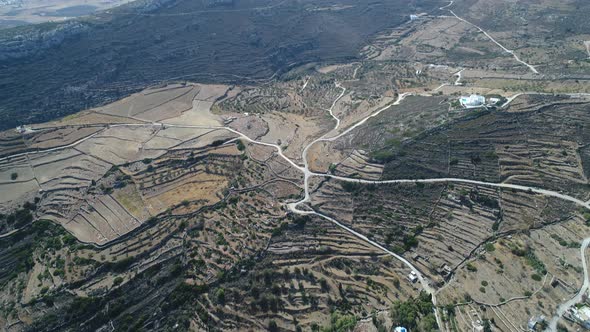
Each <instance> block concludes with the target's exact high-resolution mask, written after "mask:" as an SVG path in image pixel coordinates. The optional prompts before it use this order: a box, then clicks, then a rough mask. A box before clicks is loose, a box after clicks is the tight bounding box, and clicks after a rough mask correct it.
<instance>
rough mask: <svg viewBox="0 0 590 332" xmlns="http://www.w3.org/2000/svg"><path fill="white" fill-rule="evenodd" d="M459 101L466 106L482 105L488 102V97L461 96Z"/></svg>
mask: <svg viewBox="0 0 590 332" xmlns="http://www.w3.org/2000/svg"><path fill="white" fill-rule="evenodd" d="M459 103H461V106H463V107H465V108H475V107H482V106H484V105H485V103H486V98H485V97H484V96H480V95H471V96H461V98H459Z"/></svg>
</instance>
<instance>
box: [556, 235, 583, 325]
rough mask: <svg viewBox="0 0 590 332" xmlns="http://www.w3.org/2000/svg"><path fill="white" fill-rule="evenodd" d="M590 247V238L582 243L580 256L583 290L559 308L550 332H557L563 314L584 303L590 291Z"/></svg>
mask: <svg viewBox="0 0 590 332" xmlns="http://www.w3.org/2000/svg"><path fill="white" fill-rule="evenodd" d="M588 245H590V237H589V238H586V239H584V241H583V242H582V246H581V247H580V255H581V257H582V268H583V269H584V282H583V283H582V288H580V290H579V291H578V293H577V294H576V295H575V296H574V297H572V298H571V299H569V300H568V301H566V302H564V303H562V304H560V305H559V307H557V312H556V313H555V315H554V316H553V317H552V318H551V320H550V321H549V326H548V330H549V331H557V323H558V322H559V319H560V318H561V316H563V314H564V313H565V312H566V311H567V310H568V309H569V308H570V307H571V306H573V305H575V304H577V303H580V302H581V301H582V296H583V295H584V294H586V292H587V291H588V286H589V285H590V280H589V278H588V266H587V263H586V249H587V248H588Z"/></svg>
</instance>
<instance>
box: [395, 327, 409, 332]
mask: <svg viewBox="0 0 590 332" xmlns="http://www.w3.org/2000/svg"><path fill="white" fill-rule="evenodd" d="M394 331H395V332H408V330H407V329H406V328H405V327H402V326H398V327H396V328H395V330H394Z"/></svg>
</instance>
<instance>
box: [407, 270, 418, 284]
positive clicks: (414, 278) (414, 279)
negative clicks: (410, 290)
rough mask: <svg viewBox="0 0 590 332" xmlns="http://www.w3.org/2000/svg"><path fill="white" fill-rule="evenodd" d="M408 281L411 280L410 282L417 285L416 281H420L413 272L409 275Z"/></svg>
mask: <svg viewBox="0 0 590 332" xmlns="http://www.w3.org/2000/svg"><path fill="white" fill-rule="evenodd" d="M408 280H410V282H412V283H415V282H416V281H418V275H416V272H414V271H412V272H410V274H409V275H408Z"/></svg>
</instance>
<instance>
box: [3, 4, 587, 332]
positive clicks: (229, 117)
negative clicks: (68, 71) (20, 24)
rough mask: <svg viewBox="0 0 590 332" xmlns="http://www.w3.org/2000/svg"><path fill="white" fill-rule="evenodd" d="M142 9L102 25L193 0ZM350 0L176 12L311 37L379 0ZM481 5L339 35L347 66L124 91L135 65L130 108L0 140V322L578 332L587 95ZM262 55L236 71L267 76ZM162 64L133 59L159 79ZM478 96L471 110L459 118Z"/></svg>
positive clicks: (112, 107)
mask: <svg viewBox="0 0 590 332" xmlns="http://www.w3.org/2000/svg"><path fill="white" fill-rule="evenodd" d="M531 3H532V2H529V1H523V2H521V3H519V4H518V5H515V7H510V6H508V5H507V4H506V3H505V2H504V1H501V0H498V8H507V7H506V6H508V8H520V6H525V5H531ZM536 3H540V4H544V3H545V2H544V1H537V2H536ZM146 4H148V3H136V4H135V5H134V6H136V7H134V8H135V9H138V8H140V9H139V10H140V11H139V13H141V14H138V12H137V11H131V9H130V7H124V8H120V9H118V13H117V14H116V15H115V16H101V17H99V18H101V19H104V20H107V18H109V17H110V18H112V19H113V20H114V21H115V23H114V24H115V25H116V24H123V23H122V21H117V20H116V19H114V18H113V17H125V18H126V19H128V21H126V22H128V23H133V22H135V23H137V22H143V21H142V20H143V19H146V20H147V18H153V19H154V20H156V21H158V20H163V19H164V17H166V16H163V14H162V13H168V14H170V15H172V14H173V16H170V15H169V16H167V18H168V19H169V21H167V22H168V23H166V24H170V25H171V26H174V27H178V26H179V25H178V24H184V23H185V21H182V20H180V19H179V20H178V23H170V17H172V18H174V19H177V16H179V15H177V14H178V12H175V10H176V9H177V8H180V7H179V6H181V7H182V6H188V3H185V2H170V3H165V2H159V3H158V6H156V7H157V8H156V7H150V6H148V7H149V8H150V9H149V10H147V9H145V8H144V7H142V6H144V5H146ZM345 4H346V3H340V4H339V5H337V4H335V3H330V5H329V6H328V5H327V6H325V7H319V6H318V5H317V4H311V3H307V2H297V3H291V2H279V3H273V4H272V5H269V4H267V3H264V6H262V7H255V6H254V5H260V4H258V2H257V1H253V2H239V3H235V4H230V3H228V2H221V3H219V2H216V4H215V6H213V7H211V5H212V3H207V4H206V5H207V6H208V7H203V8H206V9H205V10H206V12H201V11H199V12H188V14H187V15H186V16H189V17H193V16H195V17H205V16H206V17H210V18H215V17H218V15H220V13H222V12H223V13H230V15H229V17H233V18H240V19H241V20H251V19H254V18H256V20H260V21H256V22H268V21H266V19H267V18H265V16H264V15H266V14H269V15H270V14H272V13H273V12H274V11H275V10H278V9H281V10H286V11H285V13H287V12H288V13H291V12H290V11H293V13H292V14H293V15H290V16H289V20H291V19H292V20H297V19H299V18H300V16H299V15H302V16H304V19H302V20H303V21H304V22H307V23H309V24H308V26H307V27H309V28H317V27H318V26H323V25H321V24H320V23H319V21H318V22H316V21H315V20H316V19H317V20H319V18H321V20H327V21H328V22H327V23H326V22H323V21H322V22H321V23H322V24H324V23H326V24H327V25H325V26H327V27H329V26H331V24H336V25H338V26H340V25H342V24H344V23H345V22H346V21H347V19H350V17H349V16H347V15H349V14H350V13H351V12H354V13H355V15H356V14H358V13H357V12H356V11H354V10H356V9H359V8H364V11H363V12H362V14H360V17H361V18H363V17H364V16H363V15H372V14H371V13H372V11H377V10H379V8H381V7H382V6H385V5H382V4H380V3H379V2H377V3H366V4H365V3H363V4H348V5H351V6H352V5H354V6H356V7H354V8H356V9H354V10H353V7H347V6H348V5H345ZM421 4H424V3H421V2H412V3H411V4H410V6H409V7H408V6H406V7H404V10H402V11H400V13H401V14H400V15H406V13H405V10H407V11H408V12H411V11H412V10H419V8H418V7H419V6H420V5H421ZM570 4H571V3H570V2H566V3H565V4H564V7H563V11H564V12H567V10H570V9H571V8H569V7H568V6H569V5H570ZM193 5H194V6H197V4H191V6H193ZM201 5H203V6H204V5H205V4H204V3H199V4H198V6H201ZM388 5H391V6H396V5H397V2H391V3H389V4H388ZM414 5H415V6H414ZM137 6H139V7H137ZM231 6H233V7H231ZM252 6H254V7H255V8H256V9H253V7H252ZM412 6H414V7H412ZM477 6H481V3H480V2H477V1H457V2H456V3H455V2H443V3H438V4H437V5H436V6H435V8H434V10H433V11H428V12H427V11H425V12H424V13H417V15H416V16H414V17H412V20H409V21H408V20H406V21H405V23H404V24H401V25H398V24H393V26H392V28H391V29H384V30H380V31H378V34H377V35H376V37H375V38H373V39H367V40H364V41H363V42H362V43H361V42H360V39H355V38H357V37H358V38H360V37H359V35H352V37H350V40H351V41H352V42H355V43H356V42H359V43H360V44H362V46H361V47H359V48H358V50H359V52H356V51H355V52H353V53H354V56H355V59H353V60H341V61H329V62H322V61H319V60H318V59H315V60H314V61H317V62H309V61H307V60H305V61H304V60H301V59H300V58H297V57H299V56H302V57H303V56H304V55H305V56H308V55H310V54H315V55H314V57H315V56H316V55H317V56H318V57H319V55H318V54H319V53H316V52H324V51H326V52H327V53H326V54H328V55H329V56H330V57H331V56H334V59H335V58H338V57H339V55H341V53H338V52H336V53H332V51H330V50H327V49H324V48H322V47H323V46H320V45H316V46H318V47H317V48H310V49H305V50H303V49H301V50H299V51H301V53H298V52H299V51H294V52H291V53H288V56H287V55H285V57H284V58H281V59H283V60H285V59H287V60H288V61H291V60H296V59H299V60H297V61H298V62H299V61H300V62H305V63H304V64H299V65H296V64H294V65H293V66H292V67H289V70H285V72H283V73H282V74H281V75H276V76H274V77H273V78H272V79H268V80H263V81H254V80H247V82H246V81H242V83H236V81H233V82H230V83H223V84H222V83H212V82H209V83H206V82H200V83H199V82H192V81H185V80H184V79H183V80H182V81H180V80H179V81H177V82H173V83H170V84H153V85H151V86H150V87H149V88H147V89H142V90H141V91H136V92H134V93H131V92H132V91H135V88H136V87H139V86H141V85H133V84H127V83H125V82H130V83H133V82H140V81H141V80H136V77H135V78H134V77H128V78H126V80H128V81H125V82H124V83H122V84H124V85H122V86H121V87H124V88H125V89H127V88H129V90H125V92H124V93H123V90H120V92H121V94H122V95H123V94H125V97H124V98H120V99H117V100H116V101H114V102H111V103H105V104H104V105H101V106H96V107H90V108H85V109H84V110H83V111H81V112H77V113H74V114H70V115H68V116H65V117H62V118H58V119H53V120H51V121H47V122H43V123H31V124H28V125H26V126H24V127H19V128H17V129H9V130H6V131H3V132H0V303H1V304H2V305H0V329H3V330H7V331H115V330H116V331H119V330H120V331H137V330H150V331H152V330H155V331H169V330H179V331H185V330H186V331H189V330H190V331H195V330H196V331H205V330H208V331H211V330H214V331H226V330H228V331H229V330H232V331H233V330H240V331H259V330H269V331H354V330H356V331H388V330H392V329H394V328H395V327H396V326H405V327H407V328H409V329H410V330H411V331H471V330H478V331H480V330H481V331H521V330H526V329H528V327H527V326H528V324H529V323H530V322H532V321H535V322H536V324H535V326H536V327H535V328H536V330H545V329H547V330H550V331H557V330H559V331H575V330H577V329H578V328H579V326H580V323H582V322H580V321H576V319H577V318H576V316H575V310H577V308H581V307H582V306H584V302H585V301H586V299H587V298H588V295H589V293H588V285H589V284H590V279H589V271H588V266H587V265H588V264H587V257H586V255H587V248H588V246H589V245H590V182H589V180H588V178H589V176H590V173H589V172H590V150H589V148H588V147H589V146H590V137H589V133H590V131H589V130H588V128H590V117H589V116H588V114H589V113H588V110H589V109H590V94H589V92H590V84H588V81H587V78H585V73H584V72H581V73H572V72H568V71H565V70H564V71H563V72H562V73H561V74H559V75H554V74H551V72H552V71H554V72H559V70H560V69H559V68H561V67H560V66H561V64H556V66H555V67H551V66H550V64H551V63H550V62H547V64H546V65H545V66H543V65H540V63H539V62H534V63H533V62H531V63H529V62H528V61H530V59H529V58H525V57H524V55H523V54H522V53H521V52H522V49H518V50H516V51H512V52H510V50H509V49H504V48H505V47H506V46H504V44H503V43H504V38H506V36H505V35H502V34H500V35H496V33H497V31H495V30H493V29H491V30H490V31H489V32H488V31H487V30H484V29H483V28H486V29H487V28H488V26H484V27H483V28H482V27H479V26H474V25H473V23H471V20H472V19H473V17H471V16H468V15H472V14H471V13H472V10H473V8H477ZM300 7H303V9H301V8H300ZM533 7H534V6H533ZM141 8H144V9H141ZM175 8H176V9H175ZM182 8H184V9H183V11H186V10H187V9H188V8H187V7H182ZM199 8H201V7H199ZM232 8H233V9H232ZM534 8H535V10H540V9H538V8H537V7H534ZM547 8H553V7H551V6H548V7H547ZM580 8H582V9H584V7H583V6H582V7H580ZM301 10H306V11H307V13H306V14H302V12H301ZM459 10H463V11H462V12H460V11H459ZM551 10H553V11H555V10H556V9H555V8H553V9H551ZM451 11H452V12H451ZM540 11H541V12H543V11H542V10H540ZM505 12H506V13H509V11H508V9H506V11H505ZM132 13H135V14H133V15H132ZM281 13H283V12H281ZM453 13H454V14H453ZM510 13H511V12H510ZM560 13H561V12H558V13H557V14H560ZM283 14H284V13H283ZM388 14H389V15H391V13H388ZM118 15H123V16H118ZM285 15H286V14H285ZM341 15H343V16H341ZM379 15H382V13H380V14H379ZM463 15H465V16H463ZM253 17H254V18H253ZM379 17H381V16H379ZM511 17H512V18H515V17H516V18H518V16H511ZM99 18H94V19H89V20H87V21H84V22H86V23H84V24H89V25H90V24H98V21H93V20H98V19H99ZM338 18H340V19H341V20H340V19H338ZM394 18H395V16H394ZM523 18H524V19H525V20H526V19H527V18H526V17H523ZM185 19H188V18H185ZM274 19H275V18H270V19H269V20H271V21H272V20H274ZM283 19H285V18H284V17H283ZM285 20H287V19H285ZM305 20H310V21H305ZM363 20H364V18H363ZM379 20H380V19H376V22H375V24H376V25H377V27H375V29H377V28H379V29H381V28H380V25H379V24H383V26H385V25H387V24H385V23H383V22H384V21H379ZM92 22H94V23H92ZM363 22H364V21H362V20H361V21H360V22H359V23H358V24H359V25H358V26H361V25H363V24H365V23H363ZM380 22H381V23H380ZM291 23H293V22H289V24H291ZM328 23H329V24H328ZM394 23H395V22H394ZM101 24H108V23H105V21H103V22H102V23H101ZM195 24H196V23H195ZM216 24H217V23H216ZM232 24H233V23H232ZM236 24H237V23H236ZM289 24H285V26H290V25H289ZM314 24H317V25H314ZM388 26H389V25H388ZM118 27H119V28H120V29H121V30H122V31H127V30H125V29H127V28H126V27H124V26H121V25H120V26H118ZM356 27H357V25H353V26H351V27H350V29H353V28H356ZM381 27H382V26H381ZM498 27H499V26H498ZM95 28H96V26H94V25H93V28H92V29H95ZM83 29H85V28H82V30H81V31H83ZM201 29H204V28H203V27H202V26H199V30H200V31H202V30H201ZM350 29H349V30H342V31H341V32H344V31H345V33H346V34H347V35H343V36H342V38H345V37H348V35H350V34H353V32H351V30H350ZM303 32H305V31H302V33H303ZM441 32H444V33H441ZM518 32H519V31H516V32H515V33H518ZM101 33H103V32H101ZM166 33H167V32H166ZM183 33H184V32H183ZM183 33H179V34H178V36H186V35H183ZM219 33H220V34H222V33H221V32H219ZM226 33H227V32H223V34H226ZM314 33H317V36H327V35H330V36H331V35H334V34H338V33H339V32H338V31H335V30H329V31H328V32H327V35H324V32H322V31H321V29H318V30H314ZM187 34H189V33H188V32H187ZM143 37H144V36H142V38H143ZM274 37H275V36H272V38H274ZM293 37H294V38H295V37H297V38H299V37H301V36H299V35H298V34H293ZM154 38H157V36H156V37H154ZM187 38H188V37H187ZM199 38H204V37H202V36H200V37H199ZM272 38H271V39H272ZM318 38H320V37H318ZM363 38H364V37H363ZM320 39H321V38H320ZM320 39H318V40H320ZM51 40H53V39H51ZM84 40H85V39H84V38H82V37H80V38H78V39H75V41H74V42H80V43H81V42H82V41H84ZM261 40H264V39H261ZM273 40H274V39H273ZM86 41H88V40H86ZM167 41H174V39H173V38H171V37H169V36H167V37H166V38H165V39H161V40H160V39H158V40H157V42H154V43H153V45H152V44H150V47H154V48H158V47H160V46H158V45H161V44H165V43H166V42H167ZM335 41H336V40H335ZM71 42H73V41H67V42H65V41H64V44H60V45H67V44H68V43H71ZM216 42H217V41H216ZM242 42H243V40H240V42H239V43H242ZM280 42H281V45H299V44H298V43H299V42H298V41H296V40H291V39H283V40H281V41H280ZM239 43H238V44H239ZM291 43H293V44H291ZM187 45H191V44H190V43H187ZM215 45H216V46H215V49H216V50H219V52H221V53H223V54H225V53H224V52H230V51H229V49H231V48H232V47H233V46H232V45H226V44H222V45H220V44H215ZM322 45H324V46H325V45H328V46H330V47H332V46H334V45H335V44H330V43H323V42H322ZM347 45H348V44H347ZM54 46H55V45H54ZM115 46H117V47H122V48H124V47H127V46H125V45H122V44H118V45H115ZM225 46H227V48H226V47H225ZM267 46H268V45H267ZM451 46H452V47H451ZM52 47H53V46H51V47H48V48H46V49H45V51H42V52H48V53H39V55H38V56H39V58H41V57H42V56H43V55H42V54H49V53H51V52H56V53H55V54H58V53H59V52H60V51H59V48H60V47H62V46H56V48H52ZM162 47H163V46H162ZM249 47H250V46H249ZM252 47H253V46H252ZM260 47H262V46H260ZM269 47H270V46H269ZM334 47H336V46H334ZM503 47H504V48H503ZM287 48H288V47H287ZM187 49H190V47H189V48H187ZM151 50H153V49H151V48H149V47H148V48H145V52H149V51H151ZM334 50H341V49H340V48H334ZM74 51H76V52H83V51H81V49H80V48H74V49H72V50H68V52H74ZM267 51H268V50H266V51H264V52H267ZM261 52H262V51H261ZM351 52H352V51H351ZM461 52H468V53H477V54H478V55H479V56H473V57H468V58H469V60H465V59H463V58H460V57H457V53H461ZM179 54H180V56H182V55H183V54H182V53H179ZM265 54H266V53H265ZM114 55H115V53H113V56H114ZM28 56H33V57H34V56H36V55H27V56H26V57H28ZM202 56H203V57H206V56H205V55H202ZM234 56H235V58H232V57H234ZM238 56H239V55H238V54H232V57H223V58H222V59H219V61H226V60H228V59H230V60H231V59H237V57H238ZM26 57H25V58H26ZM25 58H22V59H25ZM146 58H149V55H146ZM22 59H21V60H22ZM71 59H75V57H72V58H70V60H71ZM183 59H184V58H183ZM194 59H197V60H198V59H203V58H201V55H198V56H197V55H195V56H194ZM261 59H263V60H261V62H260V63H258V64H256V63H254V64H252V66H250V67H248V69H247V70H252V73H254V74H257V73H258V74H260V75H262V74H264V75H266V74H270V72H269V73H266V72H265V71H263V70H259V68H258V67H256V66H258V65H259V64H263V63H266V62H265V61H267V58H261ZM265 59H266V60H265ZM273 59H275V60H276V58H273ZM70 60H68V61H70ZM240 60H243V59H240ZM283 60H280V59H279V60H277V61H279V62H280V61H283ZM287 60H285V61H287ZM10 61H17V60H14V59H13V60H10ZM18 61H20V60H18ZM72 61H73V60H72ZM117 61H118V60H117ZM133 61H136V59H134V60H133ZM133 61H131V60H129V62H128V64H129V66H130V68H134V67H133V66H135V64H136V63H135V62H133ZM199 61H200V60H199ZM273 61H274V60H273ZM22 63H24V64H26V61H24V60H23V61H22ZM134 63H135V64H134ZM171 63H172V62H165V64H166V65H169V64H171ZM224 63H225V64H227V68H234V67H232V66H234V65H235V66H238V65H239V66H242V67H246V66H247V64H246V62H244V61H242V63H239V64H230V63H229V62H227V63H226V62H224ZM580 63H581V62H580ZM29 65H30V64H29ZM571 65H572V66H573V65H574V64H573V63H572V64H571ZM23 66H24V65H23ZM265 66H266V64H265ZM162 68H163V70H168V69H166V67H162ZM227 68H224V70H226V69H227ZM93 70H94V69H93ZM174 70H178V71H179V72H180V71H182V69H180V68H176V69H174ZM212 70H215V72H219V73H220V75H221V74H222V73H223V71H221V70H219V69H217V68H212ZM156 72H157V69H156V70H153V71H152V70H145V68H144V70H143V71H141V73H142V75H144V76H143V77H146V78H147V77H150V80H152V83H153V81H158V79H156V76H153V77H152V76H150V75H159V74H157V73H156ZM255 72H256V73H255ZM111 73H112V72H111ZM201 73H203V72H201ZM101 74H105V75H107V74H108V71H104V72H101ZM189 74H190V73H189ZM117 75H118V74H117ZM121 75H122V74H121ZM113 77H114V76H113ZM117 77H118V76H117ZM121 77H123V76H121ZM219 77H220V79H221V77H222V76H219ZM194 78H195V79H196V78H197V77H196V76H195V77H194ZM240 79H244V80H246V79H245V78H240ZM41 81H42V80H41ZM57 81H59V79H56V82H57ZM203 81H204V79H203ZM152 83H150V84H152ZM31 84H37V83H34V82H33V83H31ZM15 89H17V90H18V89H20V88H15ZM17 90H15V91H17ZM69 91H70V92H72V93H74V94H75V93H77V92H80V91H83V89H70V90H69ZM88 91H90V90H88ZM92 91H97V90H92ZM470 94H480V95H482V96H483V97H485V98H486V103H485V104H484V105H481V106H478V107H472V108H469V107H464V106H463V105H462V104H461V103H460V102H459V98H460V96H464V95H470ZM15 98H16V97H15ZM23 98H26V96H25V97H23ZM14 100H16V99H14ZM14 100H13V101H14ZM55 100H57V101H59V102H61V101H66V100H67V99H55ZM88 103H89V105H90V104H91V99H88Z"/></svg>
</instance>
